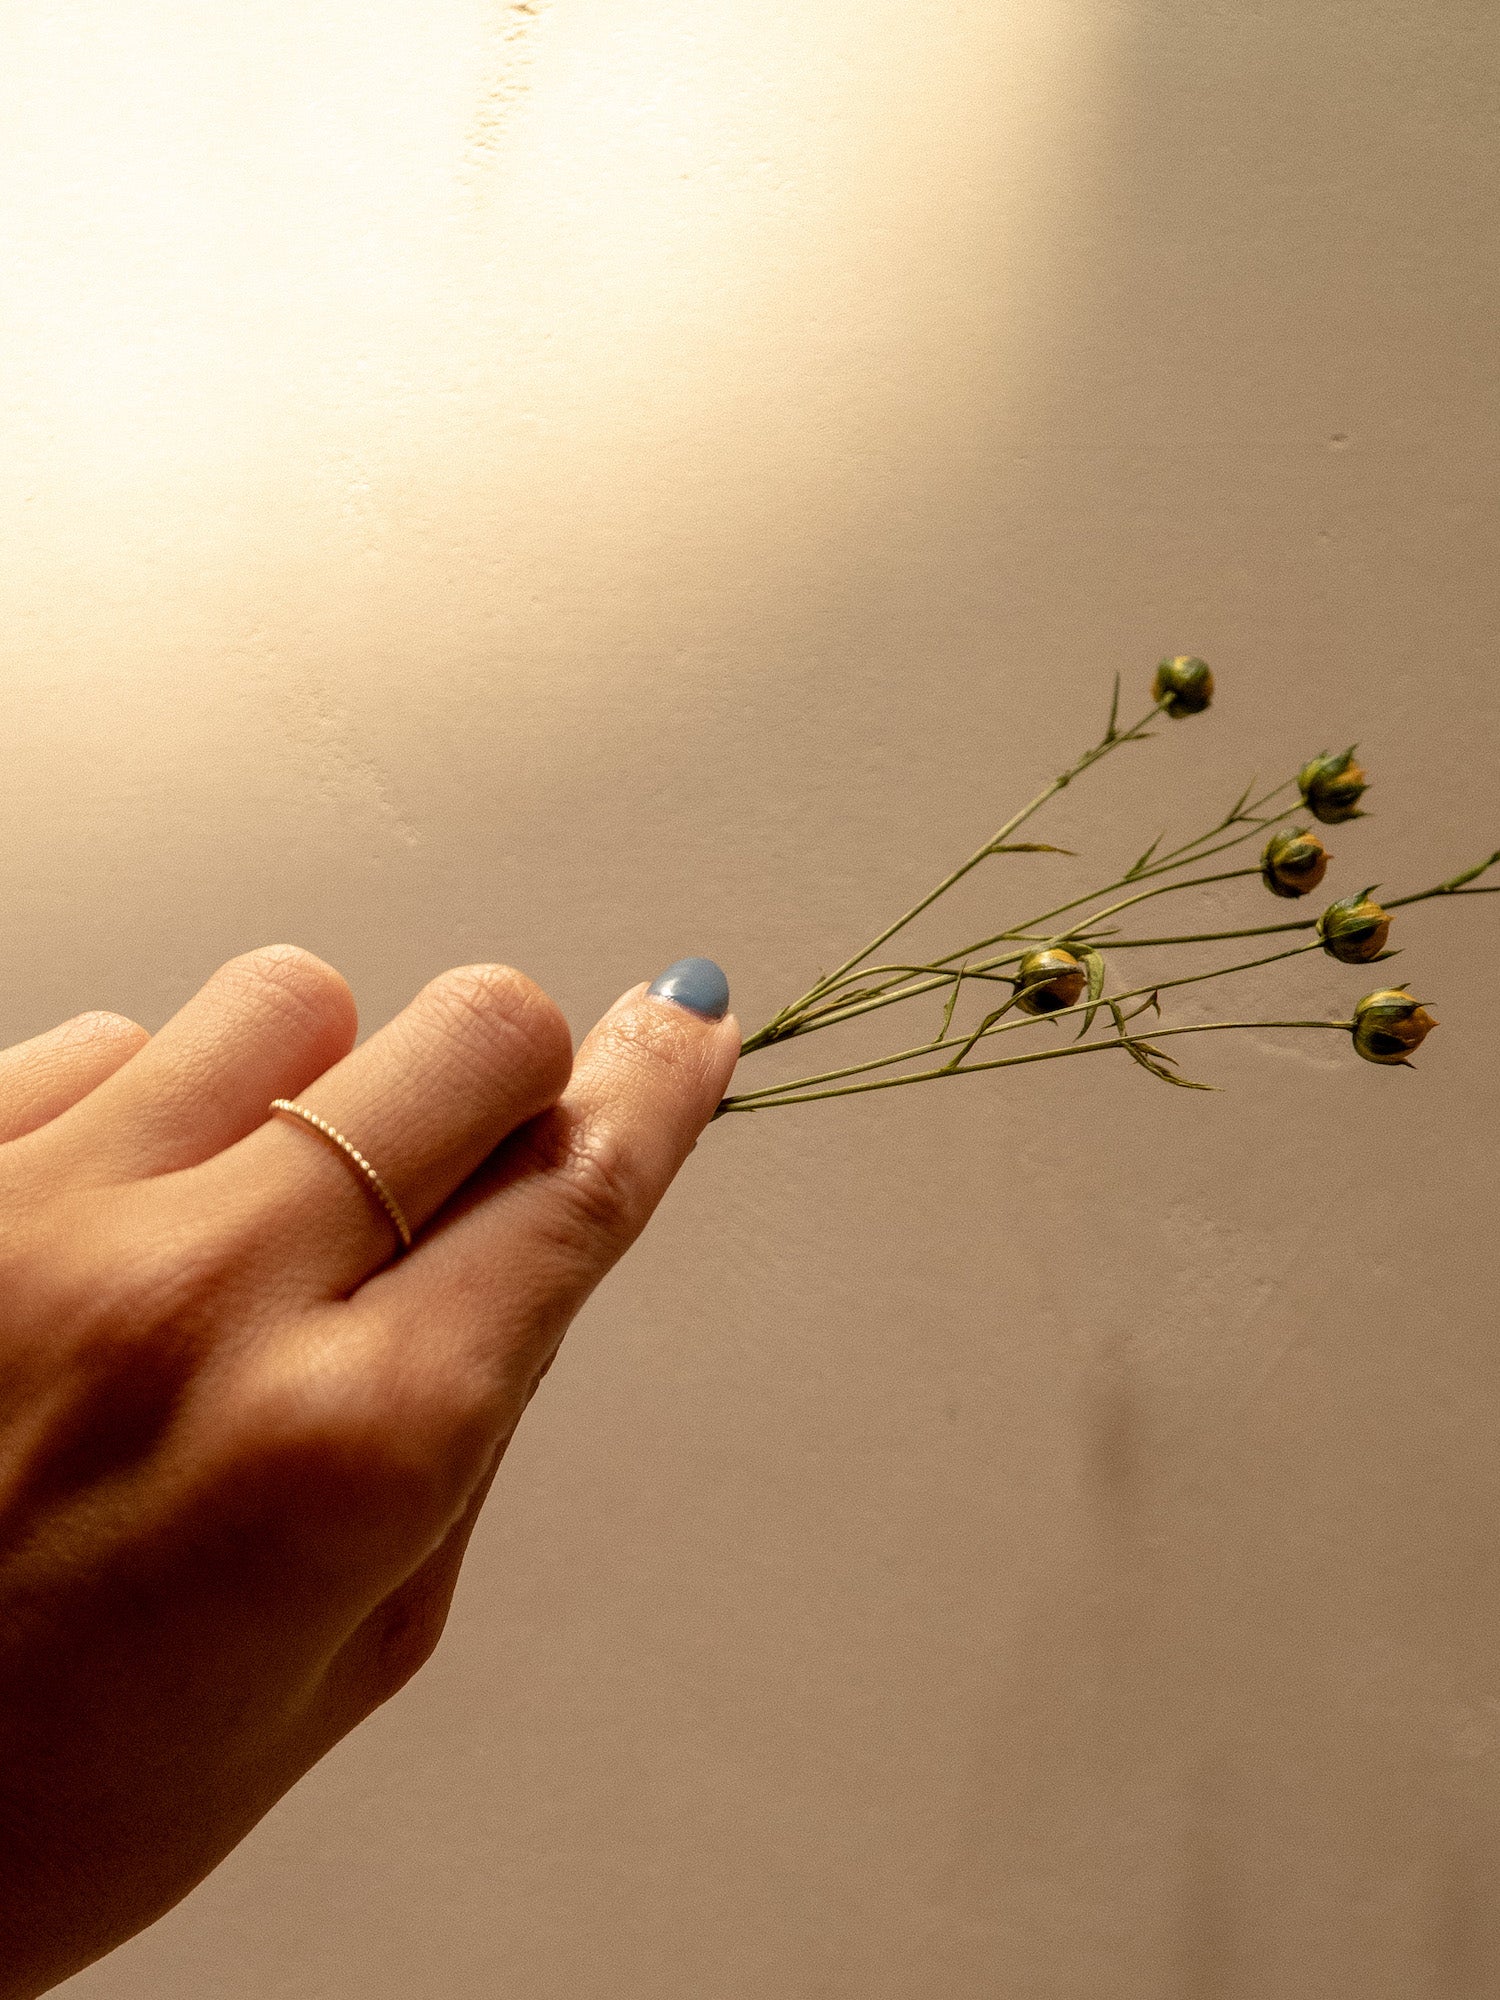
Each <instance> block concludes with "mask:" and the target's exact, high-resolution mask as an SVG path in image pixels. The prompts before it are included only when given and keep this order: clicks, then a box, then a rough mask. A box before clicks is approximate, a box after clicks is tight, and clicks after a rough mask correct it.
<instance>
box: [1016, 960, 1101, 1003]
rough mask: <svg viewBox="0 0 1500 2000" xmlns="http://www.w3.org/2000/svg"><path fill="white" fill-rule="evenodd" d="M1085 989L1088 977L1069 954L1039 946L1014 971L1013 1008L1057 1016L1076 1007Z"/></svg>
mask: <svg viewBox="0 0 1500 2000" xmlns="http://www.w3.org/2000/svg"><path fill="white" fill-rule="evenodd" d="M1087 985H1088V973H1087V972H1086V971H1085V969H1084V967H1083V966H1082V965H1081V964H1080V963H1079V961H1078V960H1077V959H1076V958H1075V957H1074V956H1073V954H1072V952H1070V951H1064V950H1063V949H1062V947H1061V946H1060V945H1039V946H1038V947H1037V949H1036V950H1035V951H1028V952H1027V954H1026V956H1025V957H1024V958H1023V959H1022V960H1021V963H1020V965H1019V966H1018V967H1017V969H1016V1005H1017V1006H1018V1007H1019V1008H1021V1009H1022V1011H1023V1012H1025V1013H1027V1014H1056V1013H1057V1012H1058V1011H1059V1010H1060V1009H1061V1008H1063V1007H1076V1006H1077V1004H1078V1002H1079V1001H1080V1000H1081V999H1082V998H1083V992H1084V988H1085V987H1086V986H1087Z"/></svg>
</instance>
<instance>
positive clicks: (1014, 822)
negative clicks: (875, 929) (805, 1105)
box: [751, 681, 1167, 1046]
mask: <svg viewBox="0 0 1500 2000" xmlns="http://www.w3.org/2000/svg"><path fill="white" fill-rule="evenodd" d="M1166 701H1167V698H1166V697H1163V699H1162V700H1160V701H1155V702H1153V703H1152V704H1151V706H1150V708H1149V709H1147V711H1146V713H1145V714H1144V715H1143V716H1142V717H1141V719H1140V721H1139V722H1134V723H1132V724H1131V726H1130V727H1129V728H1128V729H1123V730H1120V729H1116V727H1115V717H1116V714H1117V712H1118V708H1119V683H1118V681H1117V682H1116V683H1115V701H1114V704H1113V705H1112V707H1111V709H1110V717H1109V724H1108V727H1107V728H1106V730H1105V733H1104V735H1103V736H1102V737H1101V738H1100V739H1099V741H1098V742H1097V743H1096V744H1094V745H1093V747H1092V748H1091V749H1089V750H1086V751H1085V752H1084V754H1083V755H1082V756H1081V757H1080V758H1079V759H1078V760H1077V762H1076V763H1074V764H1072V765H1070V766H1069V768H1068V769H1067V770H1066V771H1063V772H1060V773H1059V775H1058V776H1057V777H1055V778H1053V779H1052V780H1051V782H1050V783H1048V784H1046V785H1044V786H1043V787H1042V789H1041V790H1040V791H1039V792H1038V793H1037V795H1036V797H1035V798H1034V799H1032V800H1031V801H1030V803H1029V804H1028V805H1024V806H1022V808H1021V810H1020V811H1019V812H1018V813H1013V814H1012V815H1011V817H1010V818H1009V819H1008V820H1007V821H1006V822H1005V824H1004V825H1003V826H1002V827H1000V828H999V829H998V831H997V832H995V833H992V834H991V835H990V837H989V839H988V840H986V841H985V842H984V843H983V845H982V846H980V847H977V848H975V850H974V852H973V853H972V854H971V855H970V856H969V858H968V860H967V861H962V862H960V863H959V865H958V867H957V868H955V869H953V870H952V872H951V873H949V874H947V875H945V876H944V877H943V879H942V881H941V882H939V883H938V885H937V886H936V888H934V889H929V890H928V892H927V894H926V895H925V896H923V897H921V898H920V899H919V901H917V902H915V903H913V904H912V906H911V908H910V909H909V910H907V911H906V913H905V914H904V915H903V916H899V917H897V919H896V921H895V922H894V923H893V924H887V926H886V928H885V929H884V930H883V931H881V932H880V933H879V934H878V935H877V936H876V937H873V938H872V939H871V940H870V942H869V943H868V944H867V945H866V946H865V947H864V949H863V950H862V951H857V952H855V954H854V956H853V957H852V958H846V959H845V960H844V962H843V964H842V965H840V966H837V967H836V968H835V969H834V971H832V972H830V973H826V974H825V975H824V976H823V978H821V979H819V980H817V981H815V982H814V984H813V985H812V986H811V987H810V988H809V989H808V991H807V992H806V993H804V994H803V995H802V997H801V998H800V999H799V1000H794V1001H793V1002H792V1003H791V1005H790V1006H789V1007H785V1008H783V1009H782V1011H781V1013H780V1014H778V1015H777V1017H776V1020H775V1021H774V1022H771V1023H768V1024H767V1027H766V1028H764V1029H762V1030H761V1032H760V1035H759V1036H754V1037H752V1038H751V1039H752V1041H753V1042H754V1043H755V1044H756V1046H763V1045H764V1041H763V1039H762V1038H764V1039H775V1038H774V1037H772V1036H771V1035H770V1033H769V1030H770V1029H772V1028H774V1027H776V1026H777V1025H778V1024H779V1023H780V1022H782V1021H785V1020H790V1019H793V1018H795V1017H796V1016H797V1015H798V1014H800V1013H801V1012H802V1010H803V1009H804V1008H805V1007H806V1006H807V1005H808V1004H809V1003H810V1002H812V1001H814V1000H817V999H818V998H819V997H820V996H821V995H822V994H824V993H826V992H827V991H828V990H829V989H830V988H831V987H833V986H835V985H837V983H838V982H839V980H841V979H843V978H844V977H845V976H846V975H847V974H848V973H850V972H853V971H854V970H855V969H856V967H858V966H860V965H862V964H863V963H864V961H865V960H866V959H867V958H868V957H869V956H870V954H871V953H872V952H876V951H879V949H880V947H881V946H882V945H883V944H886V943H888V942H889V941H890V939H891V938H893V937H894V936H895V935H896V933H897V932H898V931H902V930H905V928H906V926H907V925H908V924H909V923H911V922H913V921H914V920H915V919H916V918H917V917H919V916H921V914H922V912H923V911H924V910H928V909H931V907H932V905H933V904H934V903H935V902H937V900H938V898H939V897H940V896H946V895H947V893H948V891H949V890H950V889H952V888H953V887H955V886H956V884H958V883H959V882H961V881H962V880H963V879H964V877H965V876H966V875H968V874H969V873H970V872H971V871H972V870H973V869H975V868H977V867H978V866H979V864H980V862H981V861H984V860H986V859H987V858H988V857H989V856H990V855H991V854H993V853H994V852H995V850H996V849H997V848H998V847H999V846H1000V845H1001V844H1002V843H1003V842H1004V841H1007V840H1009V838H1010V836H1011V835H1012V834H1013V833H1015V832H1017V831H1018V830H1019V829H1020V828H1021V827H1023V826H1024V825H1025V824H1026V822H1027V820H1029V819H1030V818H1031V817H1032V815H1033V814H1034V813H1038V812H1040V811H1041V809H1042V807H1043V806H1044V805H1046V803H1047V801H1048V800H1049V799H1052V798H1055V797H1056V796H1057V794H1058V793H1059V792H1060V791H1062V790H1063V789H1064V788H1065V787H1066V786H1068V785H1070V784H1072V782H1073V780H1074V779H1075V778H1077V777H1081V776H1082V774H1083V773H1084V772H1085V771H1087V770H1088V769H1089V768H1090V766H1091V765H1094V764H1097V763H1098V762H1099V761H1100V759H1101V758H1103V757H1107V756H1108V755H1109V753H1110V751H1112V750H1117V749H1118V748H1119V746H1120V745H1121V744H1122V743H1138V742H1141V741H1142V740H1143V733H1144V731H1145V728H1146V724H1147V723H1148V722H1150V721H1151V720H1152V718H1153V717H1155V716H1157V715H1159V714H1161V712H1162V710H1163V709H1164V708H1165V706H1166Z"/></svg>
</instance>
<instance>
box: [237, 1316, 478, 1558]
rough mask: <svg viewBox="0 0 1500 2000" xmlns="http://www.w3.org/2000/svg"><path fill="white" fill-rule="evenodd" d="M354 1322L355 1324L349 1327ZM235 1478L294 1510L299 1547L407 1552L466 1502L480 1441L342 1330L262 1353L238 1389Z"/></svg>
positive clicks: (291, 1526) (288, 1514)
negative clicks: (292, 1351)
mask: <svg viewBox="0 0 1500 2000" xmlns="http://www.w3.org/2000/svg"><path fill="white" fill-rule="evenodd" d="M348 1331H349V1332H350V1333H351V1334H352V1333H353V1329H352V1328H350V1329H348ZM232 1409H233V1415H232V1419H231V1420H230V1423H229V1431H228V1440H227V1444H226V1451H227V1455H228V1457H229V1459H230V1460H231V1462H232V1464H233V1466H234V1468H235V1472H236V1475H237V1479H236V1482H235V1483H237V1484H239V1485H240V1486H242V1487H244V1488H247V1489H248V1491H249V1492H251V1493H252V1494H254V1495H255V1496H256V1497H257V1499H258V1501H259V1502H260V1503H261V1504H266V1503H269V1504H270V1505H271V1506H272V1508H273V1509H274V1510H275V1511H276V1512H278V1513H280V1514H282V1515H283V1516H284V1517H285V1518H286V1519H287V1521H288V1531H289V1532H290V1533H291V1534H292V1535H293V1537H294V1539H295V1540H296V1541H297V1543H298V1544H299V1545H302V1544H303V1543H304V1541H305V1543H306V1547H305V1548H304V1551H303V1552H304V1554H308V1555H311V1554H314V1553H316V1552H320V1551H327V1552H328V1553H331V1554H333V1555H334V1556H336V1558H337V1559H339V1560H344V1559H347V1558H348V1557H349V1556H350V1555H352V1554H356V1553H359V1554H363V1555H365V1556H370V1557H374V1556H378V1555H379V1554H380V1553H382V1552H404V1551H406V1550H408V1549H409V1548H410V1547H411V1546H412V1544H413V1542H415V1543H416V1544H418V1545H420V1544H422V1543H424V1542H425V1541H426V1540H428V1539H430V1538H431V1536H432V1535H433V1534H434V1533H436V1532H439V1531H440V1530H441V1528H442V1527H443V1525H444V1524H445V1523H446V1522H447V1521H448V1520H450V1519H451V1518H452V1517H453V1515H454V1514H455V1513H456V1512H457V1510H458V1508H459V1507H460V1506H461V1505H462V1503H463V1498H464V1495H465V1493H466V1491H467V1486H468V1483H469V1481H470V1479H471V1478H472V1464H471V1461H472V1458H473V1442H472V1440H471V1439H470V1438H469V1437H468V1436H467V1435H466V1434H465V1432H464V1428H463V1426H461V1425H460V1424H458V1423H457V1422H453V1423H448V1422H445V1421H444V1419H443V1414H442V1412H441V1411H440V1410H439V1409H438V1408H437V1407H436V1404H435V1399H434V1406H433V1407H431V1408H428V1407H423V1406H422V1405H421V1404H420V1403H418V1402H417V1401H416V1400H415V1399H414V1398H412V1397H410V1396H407V1395H403V1394H402V1393H401V1390H400V1387H399V1385H396V1384H393V1383H391V1382H390V1381H389V1379H387V1378H386V1376H385V1375H383V1373H382V1371H381V1370H379V1369H378V1368H372V1367H371V1366H369V1365H368V1364H367V1363H366V1362H363V1361H362V1360H361V1358H360V1354H359V1343H358V1341H357V1340H354V1341H352V1342H351V1341H345V1340H343V1339H340V1338H339V1337H338V1336H337V1334H335V1336H334V1337H333V1338H332V1339H331V1340H326V1341H319V1342H317V1343H316V1344H315V1345H314V1346H313V1347H312V1348H311V1350H310V1351H303V1352H301V1353H299V1354H297V1356H296V1357H295V1358H294V1359H288V1358H286V1356H285V1355H284V1354H279V1355H278V1356H277V1358H276V1359H274V1360H272V1359H271V1358H270V1357H263V1359H262V1361H261V1363H260V1364H259V1366H257V1368H256V1369H255V1370H254V1371H253V1375H252V1377H251V1379H250V1380H249V1381H248V1382H246V1383H244V1384H242V1386H241V1392H240V1394H239V1395H238V1396H236V1397H235V1398H234V1399H233V1403H232Z"/></svg>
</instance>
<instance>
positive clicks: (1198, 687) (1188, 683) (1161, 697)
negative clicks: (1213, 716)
mask: <svg viewBox="0 0 1500 2000" xmlns="http://www.w3.org/2000/svg"><path fill="white" fill-rule="evenodd" d="M1151 692H1152V694H1153V695H1155V697H1156V699H1157V700H1158V701H1160V702H1165V703H1166V708H1167V713H1168V715H1172V716H1178V717H1181V716H1184V715H1201V714H1202V713H1203V711H1204V709H1205V708H1207V707H1208V704H1209V703H1210V702H1211V701H1212V700H1213V698H1214V676H1213V669H1212V668H1211V667H1210V666H1209V664H1208V662H1207V660H1195V659H1193V658H1192V657H1191V656H1190V655H1189V654H1187V653H1179V654H1178V656H1177V658H1176V659H1175V660H1163V661H1162V663H1161V665H1160V666H1159V667H1158V668H1157V670H1156V679H1155V680H1154V681H1153V682H1152V684H1151Z"/></svg>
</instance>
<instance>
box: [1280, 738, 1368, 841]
mask: <svg viewBox="0 0 1500 2000" xmlns="http://www.w3.org/2000/svg"><path fill="white" fill-rule="evenodd" d="M1368 786H1369V780H1368V779H1367V778H1366V776H1365V774H1364V772H1363V770H1362V769H1361V768H1360V766H1359V765H1358V764H1356V763H1355V761H1354V746H1353V745H1352V744H1351V745H1350V746H1349V748H1348V749H1347V750H1345V751H1342V752H1341V753H1340V754H1339V755H1337V756H1330V754H1329V753H1328V752H1327V751H1326V750H1325V751H1324V752H1323V755H1322V756H1321V757H1314V758H1313V759H1312V761H1311V762H1310V763H1307V764H1304V765H1303V766H1302V769H1301V770H1300V771H1299V772H1298V773H1297V789H1298V790H1299V791H1300V792H1301V794H1302V802H1303V804H1304V805H1305V806H1306V807H1307V809H1308V811H1309V812H1310V813H1311V814H1312V815H1313V818H1314V819H1320V820H1322V822H1323V824H1324V825H1325V826H1337V825H1338V824H1339V822H1340V821H1341V820H1346V819H1360V818H1362V817H1363V815H1362V813H1361V812H1360V809H1359V802H1360V799H1361V798H1362V797H1363V796H1364V793H1365V792H1366V790H1367V789H1368Z"/></svg>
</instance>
